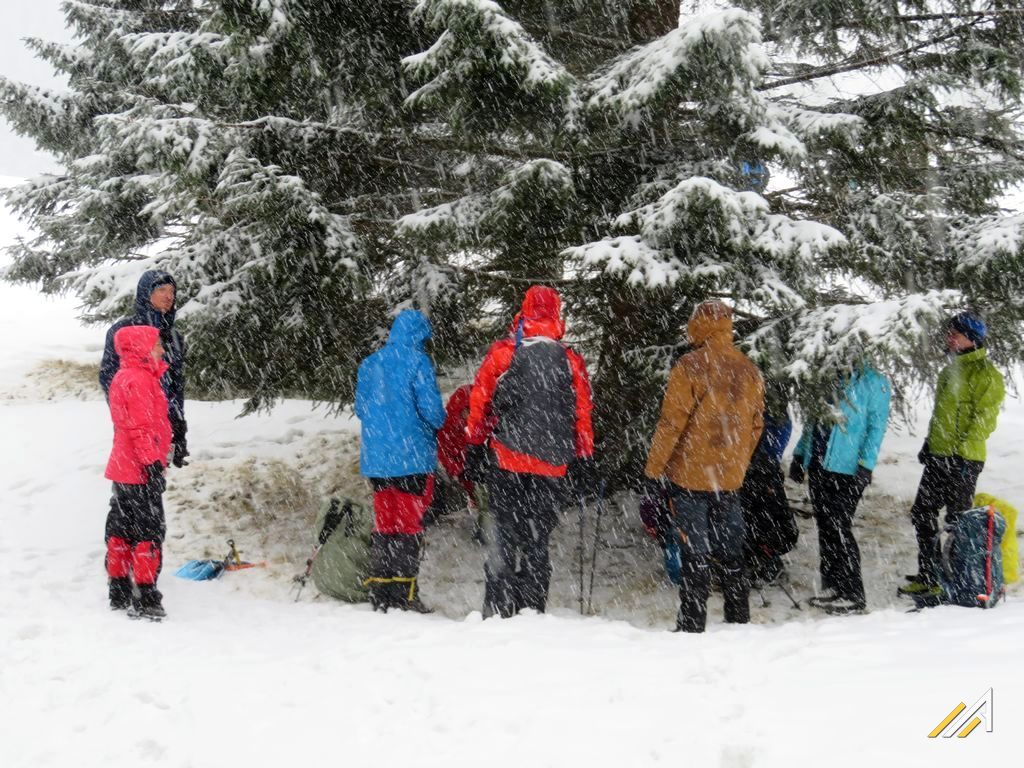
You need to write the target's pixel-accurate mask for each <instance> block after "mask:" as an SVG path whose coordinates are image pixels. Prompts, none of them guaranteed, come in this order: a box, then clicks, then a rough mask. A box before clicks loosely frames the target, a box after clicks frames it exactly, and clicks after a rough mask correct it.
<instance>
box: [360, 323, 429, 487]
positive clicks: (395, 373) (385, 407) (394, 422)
mask: <svg viewBox="0 0 1024 768" xmlns="http://www.w3.org/2000/svg"><path fill="white" fill-rule="evenodd" d="M430 336H431V331H430V322H429V321H428V320H427V318H425V317H424V316H423V315H422V314H421V313H420V312H417V311H416V310H414V309H406V310H404V311H402V312H401V313H399V315H398V317H396V318H395V322H394V324H393V325H392V326H391V335H390V336H389V337H388V343H387V344H385V345H384V347H383V348H382V349H380V350H379V351H377V352H374V353H373V354H372V355H370V356H369V357H368V358H366V359H365V360H363V362H362V364H361V365H360V366H359V379H358V381H357V383H356V416H358V417H359V420H360V421H361V422H362V449H361V452H360V459H359V469H360V472H361V473H362V474H363V476H364V477H405V476H407V475H421V474H425V473H429V472H433V471H434V469H435V468H436V466H437V430H438V429H440V428H441V425H442V424H444V418H445V411H444V404H443V403H442V402H441V393H440V392H439V391H438V389H437V379H436V377H435V375H434V364H433V363H432V362H431V360H430V358H429V357H428V356H427V353H426V352H425V351H424V349H423V345H424V342H426V340H427V339H429V338H430Z"/></svg>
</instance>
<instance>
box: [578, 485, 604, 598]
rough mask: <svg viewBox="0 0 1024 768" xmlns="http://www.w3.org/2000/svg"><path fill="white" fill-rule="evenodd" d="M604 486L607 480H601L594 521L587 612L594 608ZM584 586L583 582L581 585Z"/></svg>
mask: <svg viewBox="0 0 1024 768" xmlns="http://www.w3.org/2000/svg"><path fill="white" fill-rule="evenodd" d="M604 488H605V481H604V480H602V481H601V486H600V487H599V488H598V491H597V520H596V521H595V523H594V554H593V556H592V557H591V559H590V587H589V589H588V591H587V613H588V614H589V613H591V612H592V611H593V609H594V605H593V601H594V572H595V571H597V548H598V547H599V546H600V544H601V511H602V510H603V509H604ZM580 586H581V587H582V586H583V585H582V584H581V585H580Z"/></svg>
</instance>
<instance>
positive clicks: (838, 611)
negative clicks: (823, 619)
mask: <svg viewBox="0 0 1024 768" xmlns="http://www.w3.org/2000/svg"><path fill="white" fill-rule="evenodd" d="M811 604H812V605H814V606H815V607H816V608H820V609H821V610H823V611H825V613H831V614H833V615H837V616H845V615H848V614H851V613H866V612H867V605H866V604H865V602H864V601H863V600H858V599H854V598H850V597H836V598H835V599H834V600H829V601H828V602H820V603H811Z"/></svg>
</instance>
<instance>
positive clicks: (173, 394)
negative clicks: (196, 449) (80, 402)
mask: <svg viewBox="0 0 1024 768" xmlns="http://www.w3.org/2000/svg"><path fill="white" fill-rule="evenodd" d="M161 285H173V286H174V287H175V291H177V284H176V283H175V282H174V278H173V277H171V276H170V275H169V274H168V273H167V272H164V271H162V270H158V269H153V270H150V271H148V272H143V273H142V277H140V278H139V284H138V285H137V286H136V288H135V314H134V315H132V316H131V317H126V318H123V319H121V320H118V321H117V322H116V323H114V324H113V325H112V326H110V330H108V331H107V340H106V344H105V345H104V347H103V360H102V361H101V362H100V386H101V387H103V394H105V395H106V394H109V392H110V382H112V381H113V380H114V374H116V373H117V370H118V368H120V367H121V358H120V357H118V355H117V352H115V351H114V334H115V333H117V332H118V331H119V330H121V329H122V328H124V327H125V326H128V325H151V326H153V327H154V328H159V329H160V340H161V341H162V342H163V345H164V350H165V353H164V362H166V363H167V365H168V368H167V373H165V374H164V376H163V378H162V379H161V380H160V384H161V386H162V387H163V390H164V395H166V396H167V406H168V415H169V416H170V419H171V428H172V429H173V430H174V435H175V439H178V438H179V437H184V433H185V340H184V339H183V338H182V337H181V334H180V333H178V331H176V330H175V328H174V314H175V312H174V309H173V308H172V309H171V311H170V312H167V313H166V314H164V313H161V312H157V311H156V310H155V309H153V305H152V304H150V303H149V297H150V296H151V295H152V293H153V290H154V289H155V288H157V287H158V286H161Z"/></svg>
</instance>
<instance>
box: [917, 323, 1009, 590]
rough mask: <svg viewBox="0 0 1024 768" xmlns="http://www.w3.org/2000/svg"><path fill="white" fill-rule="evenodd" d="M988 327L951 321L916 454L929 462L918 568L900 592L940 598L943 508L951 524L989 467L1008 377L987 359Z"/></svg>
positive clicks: (920, 493) (921, 501)
mask: <svg viewBox="0 0 1024 768" xmlns="http://www.w3.org/2000/svg"><path fill="white" fill-rule="evenodd" d="M986 334H987V328H986V327H985V323H984V321H983V320H982V319H981V318H980V317H978V316H977V315H976V314H974V313H973V312H961V313H960V314H958V315H955V316H954V317H952V318H951V319H950V320H949V321H948V322H947V323H946V347H947V348H948V349H949V352H950V354H951V355H953V356H954V357H953V361H952V362H951V363H950V364H949V365H947V366H946V367H945V368H944V369H943V370H942V373H940V374H939V381H938V384H937V385H936V387H935V410H934V411H933V412H932V418H931V422H930V423H929V424H928V438H927V439H926V440H925V443H924V447H923V448H922V449H921V452H920V453H919V454H918V455H917V458H918V461H920V462H921V463H922V464H924V472H923V473H922V475H921V483H920V485H919V486H918V489H917V498H916V499H915V500H914V506H913V508H912V509H911V511H910V517H911V519H912V520H913V523H914V529H915V531H916V532H917V546H918V555H917V562H918V571H917V573H916V574H914V575H913V576H908V577H907V581H909V582H910V583H909V584H907V585H905V586H903V587H900V589H899V592H900V594H904V595H918V596H924V597H937V596H938V594H939V592H940V589H939V574H940V571H941V558H940V549H939V548H940V543H939V510H940V509H942V508H943V507H945V508H946V522H947V523H952V522H954V521H955V520H956V517H957V515H958V514H959V513H960V512H963V511H964V510H966V509H970V508H971V507H972V506H973V502H974V491H975V488H976V487H977V485H978V476H979V475H980V474H981V470H982V468H983V467H984V466H985V441H986V440H988V436H989V435H991V434H992V431H993V430H994V429H995V428H996V418H997V417H998V416H999V406H1000V405H1001V404H1002V402H1003V395H1004V394H1005V386H1004V384H1003V377H1002V375H1001V374H1000V373H999V371H998V370H997V369H996V367H995V366H994V365H992V363H991V361H989V359H988V352H987V350H986V349H985V337H986Z"/></svg>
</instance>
